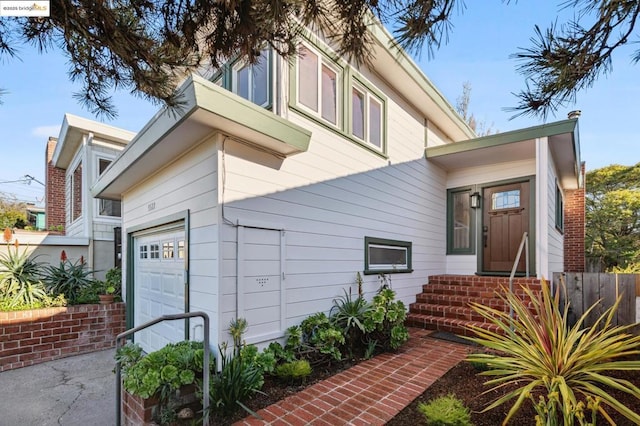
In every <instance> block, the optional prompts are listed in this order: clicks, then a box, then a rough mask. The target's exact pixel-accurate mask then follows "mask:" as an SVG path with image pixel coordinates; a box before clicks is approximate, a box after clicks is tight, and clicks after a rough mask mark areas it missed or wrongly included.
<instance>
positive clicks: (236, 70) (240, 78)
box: [216, 50, 271, 107]
mask: <svg viewBox="0 0 640 426" xmlns="http://www.w3.org/2000/svg"><path fill="white" fill-rule="evenodd" d="M270 56H271V55H270V52H269V51H268V50H263V51H262V52H260V57H259V58H258V61H257V62H256V63H254V64H249V63H245V62H236V63H235V64H234V65H233V67H232V77H231V81H232V88H231V90H232V91H233V92H234V93H236V94H237V95H239V96H241V97H243V98H245V99H247V100H249V101H251V102H253V103H254V104H256V105H259V106H262V107H269V106H270V105H271V61H270ZM216 81H218V80H216ZM219 81H220V82H221V83H220V84H222V79H219Z"/></svg>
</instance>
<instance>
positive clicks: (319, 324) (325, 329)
mask: <svg viewBox="0 0 640 426" xmlns="http://www.w3.org/2000/svg"><path fill="white" fill-rule="evenodd" d="M300 328H301V330H302V333H303V343H304V344H306V345H307V346H308V347H311V348H313V349H314V350H316V351H317V352H319V353H320V354H322V355H327V356H328V357H329V359H328V360H327V359H323V357H321V359H320V360H319V362H324V361H329V360H331V359H334V360H336V361H340V360H341V359H342V353H341V352H340V346H342V345H344V343H345V338H344V335H343V334H342V331H341V330H340V329H338V328H336V327H334V326H333V325H332V324H331V321H329V318H328V317H327V316H326V315H325V313H324V312H318V313H316V314H314V315H311V316H310V317H307V318H305V319H304V320H303V321H302V323H301V324H300ZM325 358H326V357H325Z"/></svg>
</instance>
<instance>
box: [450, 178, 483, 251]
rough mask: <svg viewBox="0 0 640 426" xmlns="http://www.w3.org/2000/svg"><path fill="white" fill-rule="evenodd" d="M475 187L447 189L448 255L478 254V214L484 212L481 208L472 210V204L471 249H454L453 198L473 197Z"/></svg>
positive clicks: (470, 220) (470, 208) (470, 215)
mask: <svg viewBox="0 0 640 426" xmlns="http://www.w3.org/2000/svg"><path fill="white" fill-rule="evenodd" d="M476 190H477V189H476V186H475V185H470V186H464V187H459V188H451V189H447V254H448V255H449V254H451V255H456V254H463V255H469V254H476V244H475V240H474V238H475V236H476V221H477V217H478V216H477V215H478V212H482V209H481V208H475V209H474V208H472V207H471V205H470V204H471V203H469V247H468V248H464V249H460V248H454V247H453V222H454V221H453V208H454V206H453V197H454V195H455V194H459V193H468V194H469V196H471V194H472V193H474V192H475V191H476Z"/></svg>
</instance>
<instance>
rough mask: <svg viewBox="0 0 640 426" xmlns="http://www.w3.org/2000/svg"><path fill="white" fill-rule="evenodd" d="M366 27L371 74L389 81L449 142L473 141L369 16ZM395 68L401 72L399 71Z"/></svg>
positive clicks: (439, 95) (463, 123) (467, 129)
mask: <svg viewBox="0 0 640 426" xmlns="http://www.w3.org/2000/svg"><path fill="white" fill-rule="evenodd" d="M372 20H373V23H372V25H370V26H369V29H370V30H371V32H372V34H373V36H374V40H375V41H376V42H375V43H373V45H372V55H371V61H372V63H373V66H374V68H375V72H376V73H377V74H379V75H380V76H381V77H383V78H384V79H385V80H386V81H388V82H390V84H391V85H392V86H393V89H394V90H396V91H397V92H398V93H400V94H401V95H402V96H403V97H404V98H405V99H406V100H407V101H409V102H410V103H411V105H412V107H413V108H415V109H416V110H417V111H419V112H420V114H421V115H422V116H423V117H425V118H427V119H428V120H429V121H431V122H433V123H434V124H435V125H436V126H437V127H438V128H439V129H440V130H441V131H443V132H444V133H445V134H446V135H447V136H448V137H449V138H450V139H451V140H453V141H460V140H466V139H469V138H475V137H476V133H475V132H474V131H473V130H472V129H471V128H470V127H469V125H468V124H467V122H466V121H464V120H463V119H462V118H461V117H460V115H459V114H458V113H457V112H456V111H455V109H454V108H453V106H452V105H451V104H450V103H449V101H448V100H447V99H446V98H445V97H444V95H443V94H442V93H441V92H440V91H439V90H438V89H437V88H436V87H435V86H434V85H433V83H432V82H431V80H429V78H428V77H427V76H426V75H425V74H424V72H423V71H422V70H421V69H420V67H419V66H418V65H417V64H416V63H415V61H413V60H412V59H411V57H409V55H408V54H407V53H406V51H405V50H404V49H402V48H401V47H400V46H399V45H398V42H397V40H395V39H394V38H393V36H392V35H391V34H390V33H389V31H388V30H387V29H386V28H385V27H384V25H382V24H381V23H380V21H379V20H377V19H376V18H374V17H372ZM398 67H399V68H400V69H401V70H402V71H399V70H398Z"/></svg>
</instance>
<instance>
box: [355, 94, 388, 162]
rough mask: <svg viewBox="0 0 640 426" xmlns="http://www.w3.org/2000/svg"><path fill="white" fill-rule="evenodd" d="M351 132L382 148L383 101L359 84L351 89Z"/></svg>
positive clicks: (379, 148)
mask: <svg viewBox="0 0 640 426" xmlns="http://www.w3.org/2000/svg"><path fill="white" fill-rule="evenodd" d="M351 134H352V135H353V136H355V137H356V138H358V139H360V140H363V141H365V142H367V143H369V144H371V145H373V146H374V147H375V148H377V149H378V150H382V101H381V100H380V99H379V98H378V97H377V96H375V95H374V94H372V93H370V92H369V91H367V90H365V89H364V88H363V87H361V86H359V85H354V86H353V87H352V89H351Z"/></svg>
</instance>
